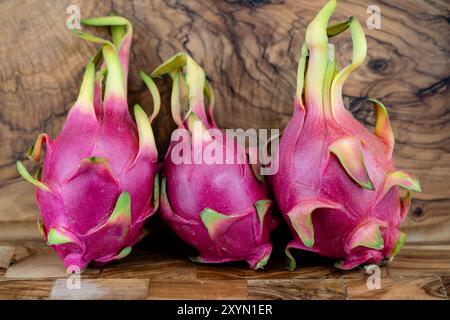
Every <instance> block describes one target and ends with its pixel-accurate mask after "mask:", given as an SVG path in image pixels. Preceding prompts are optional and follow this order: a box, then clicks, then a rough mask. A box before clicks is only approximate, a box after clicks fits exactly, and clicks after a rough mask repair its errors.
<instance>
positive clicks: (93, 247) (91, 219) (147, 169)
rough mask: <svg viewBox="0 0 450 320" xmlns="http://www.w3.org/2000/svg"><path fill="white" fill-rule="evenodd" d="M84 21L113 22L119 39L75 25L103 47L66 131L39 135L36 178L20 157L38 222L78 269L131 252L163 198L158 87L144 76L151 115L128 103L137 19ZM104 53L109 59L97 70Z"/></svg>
mask: <svg viewBox="0 0 450 320" xmlns="http://www.w3.org/2000/svg"><path fill="white" fill-rule="evenodd" d="M83 23H84V24H86V25H92V26H111V32H112V36H113V43H111V42H109V41H107V40H103V39H100V38H97V37H95V36H92V35H90V34H87V33H83V32H81V31H76V33H77V34H78V35H79V36H80V37H82V38H85V39H88V40H91V41H94V42H99V43H102V44H103V47H102V50H101V51H99V53H98V54H97V55H96V56H95V57H94V58H93V59H91V61H90V62H89V63H88V65H87V67H86V71H85V74H84V78H83V83H82V85H81V89H80V93H79V96H78V99H77V100H76V102H75V104H74V105H73V107H72V108H71V110H70V112H69V114H68V116H67V120H66V122H65V124H64V127H63V129H62V131H61V133H60V135H59V136H58V137H57V138H56V139H55V140H53V141H52V140H51V139H50V137H49V136H48V135H47V134H40V135H39V137H38V139H37V142H36V144H35V145H34V147H32V148H30V150H29V152H28V155H29V158H30V159H32V160H34V161H40V159H41V157H42V149H43V145H44V144H45V149H46V152H45V156H43V158H44V159H43V166H42V170H39V171H38V174H37V175H36V177H35V178H33V177H32V176H31V175H30V174H29V173H28V171H27V170H26V169H25V167H24V165H23V164H22V163H20V162H18V163H17V169H18V171H19V173H20V174H21V175H22V177H23V178H25V179H26V180H28V181H29V182H31V183H33V184H34V185H35V186H36V187H37V190H36V200H37V204H38V206H39V209H40V211H41V214H42V218H43V223H42V222H40V223H39V227H40V231H41V233H42V234H43V236H44V238H45V240H46V241H47V244H49V245H51V246H52V247H53V248H54V249H55V250H56V252H57V253H58V255H59V256H60V257H61V258H62V259H63V260H64V265H65V266H66V268H69V266H76V267H78V268H80V269H84V268H85V267H86V266H87V265H88V264H89V263H90V262H93V263H96V264H104V263H106V262H108V261H112V260H116V259H121V258H123V257H125V256H127V255H128V254H129V253H130V251H131V247H132V246H133V245H134V244H135V243H136V242H137V241H139V240H140V238H141V237H142V235H143V233H142V232H143V228H142V226H143V224H144V222H145V220H146V219H147V218H148V217H149V216H151V215H152V214H153V213H154V212H155V211H156V209H157V207H158V202H159V183H158V176H157V175H156V170H157V150H156V146H155V141H154V137H153V132H152V128H151V120H152V119H153V118H154V117H155V116H156V114H157V113H158V110H159V94H158V91H157V89H156V86H155V85H154V83H153V81H152V80H151V79H150V78H149V77H146V78H145V79H144V81H145V82H146V84H147V85H148V86H149V87H150V89H151V92H152V94H153V98H154V105H155V109H154V113H153V115H152V117H151V118H150V121H149V119H148V118H147V116H146V114H145V112H144V111H143V110H142V109H141V107H140V106H138V105H136V106H135V108H134V113H135V117H136V123H137V126H136V124H135V123H134V122H133V120H132V118H131V116H130V114H129V112H128V104H127V74H128V61H129V52H130V45H131V38H132V27H131V24H130V23H129V22H128V21H127V20H126V19H124V18H122V17H117V16H110V17H100V18H90V19H86V20H83ZM101 57H103V60H104V63H103V65H102V67H101V68H100V70H99V71H98V72H97V73H96V70H95V69H96V64H97V63H98V62H99V60H100V59H101ZM105 77H106V78H105ZM104 78H105V79H104ZM103 80H105V81H103ZM103 83H104V94H103Z"/></svg>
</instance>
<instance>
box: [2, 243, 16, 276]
mask: <svg viewBox="0 0 450 320" xmlns="http://www.w3.org/2000/svg"><path fill="white" fill-rule="evenodd" d="M13 254H14V247H11V246H0V276H3V275H5V272H6V270H7V269H8V267H9V264H10V262H11V259H12V257H13Z"/></svg>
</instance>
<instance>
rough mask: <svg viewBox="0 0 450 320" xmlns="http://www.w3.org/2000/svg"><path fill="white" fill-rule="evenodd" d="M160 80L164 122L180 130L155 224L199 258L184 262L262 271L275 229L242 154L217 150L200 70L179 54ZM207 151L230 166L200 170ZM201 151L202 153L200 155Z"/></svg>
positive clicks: (217, 133) (207, 165)
mask: <svg viewBox="0 0 450 320" xmlns="http://www.w3.org/2000/svg"><path fill="white" fill-rule="evenodd" d="M184 67H185V70H186V72H185V73H184V72H183V71H182V70H183V68H184ZM168 73H169V74H170V75H171V77H172V80H173V88H172V101H171V105H172V116H173V118H174V121H175V122H176V124H177V125H178V128H179V129H180V130H177V131H175V132H174V133H173V135H172V142H171V144H170V146H169V150H168V152H167V154H166V157H165V160H164V163H163V166H162V175H163V177H162V182H161V198H160V204H161V205H160V206H161V216H162V218H163V220H164V221H165V222H166V224H167V225H168V226H169V227H170V228H171V229H172V230H173V231H174V232H175V233H176V234H177V235H178V236H179V237H180V238H181V239H183V240H184V241H185V242H187V243H188V244H189V245H191V246H192V247H194V248H195V249H197V250H198V251H199V256H198V257H191V260H192V261H194V262H199V263H222V262H228V261H244V260H245V261H247V262H248V264H249V266H250V267H251V268H254V269H259V268H263V267H264V266H265V264H266V263H267V261H268V259H269V256H270V254H271V251H272V244H271V242H270V232H271V230H272V229H273V228H274V227H275V225H276V221H275V219H274V218H273V217H272V213H271V205H272V201H271V200H269V197H268V194H267V190H266V185H265V183H264V182H263V181H261V180H262V179H261V177H260V176H259V175H257V172H259V171H257V168H256V165H255V166H251V165H250V164H249V162H248V159H247V153H246V152H245V150H244V148H243V147H242V146H238V144H237V143H236V141H235V139H233V140H232V143H231V147H229V144H228V142H226V143H224V142H223V140H224V139H223V138H224V137H225V135H224V133H223V131H221V130H219V129H218V128H217V126H216V124H215V121H214V118H213V113H212V108H213V105H214V95H213V92H212V89H211V87H210V85H209V83H208V82H207V81H206V80H205V74H204V71H203V70H202V69H201V67H200V66H199V65H198V64H197V63H196V62H195V61H194V60H193V59H192V58H191V57H189V56H188V55H186V54H184V53H179V54H176V55H175V56H173V57H172V58H171V59H169V60H168V61H167V62H165V63H163V64H162V65H161V66H159V67H158V68H157V69H156V70H155V71H154V72H153V73H152V77H159V76H162V75H164V74H168ZM205 96H206V98H208V102H209V110H208V112H206V111H205V105H204V98H205ZM184 102H186V105H188V110H189V111H188V112H187V113H186V114H187V117H186V119H183V118H182V116H181V114H182V108H184V107H185V106H184ZM179 132H182V133H184V135H180V136H179V137H178V138H180V137H181V138H182V140H181V141H179V140H177V138H176V137H175V135H177V134H178V133H179ZM219 137H220V139H219ZM227 138H228V137H227ZM230 139H231V138H230ZM225 140H226V139H225ZM228 141H231V140H228ZM208 148H211V149H215V150H216V151H217V150H219V151H222V154H223V158H226V159H232V163H225V162H221V161H222V160H223V159H222V158H220V159H219V161H217V162H213V163H211V162H208V160H207V159H206V158H203V154H206V150H207V149H208ZM201 149H202V150H205V152H204V153H203V154H202V151H201ZM191 150H193V151H192V152H191ZM196 150H197V151H196ZM198 150H200V151H198ZM241 152H242V153H241ZM218 153H220V152H218ZM179 154H183V156H184V157H185V160H186V159H187V161H184V162H178V160H175V161H174V157H173V155H179ZM188 154H189V155H188ZM239 154H243V155H244V157H243V158H245V159H243V158H241V162H238V161H237V160H238V158H237V155H239ZM252 168H253V169H252ZM258 178H260V180H258Z"/></svg>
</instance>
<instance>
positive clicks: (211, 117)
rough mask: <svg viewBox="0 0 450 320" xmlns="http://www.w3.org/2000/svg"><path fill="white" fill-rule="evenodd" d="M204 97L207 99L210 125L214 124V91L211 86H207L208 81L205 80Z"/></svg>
mask: <svg viewBox="0 0 450 320" xmlns="http://www.w3.org/2000/svg"><path fill="white" fill-rule="evenodd" d="M203 93H204V95H205V97H206V98H207V99H208V103H209V106H208V116H209V120H210V121H211V123H212V124H215V122H214V106H215V101H216V97H215V95H214V90H213V88H212V87H211V85H210V84H209V82H208V80H205V89H204V92H203Z"/></svg>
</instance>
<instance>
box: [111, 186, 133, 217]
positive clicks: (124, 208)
mask: <svg viewBox="0 0 450 320" xmlns="http://www.w3.org/2000/svg"><path fill="white" fill-rule="evenodd" d="M108 223H114V224H116V223H117V224H124V223H126V224H128V225H129V224H131V197H130V194H129V193H128V192H126V191H124V192H122V193H121V194H120V196H119V198H118V199H117V201H116V206H115V207H114V210H113V212H112V213H111V216H110V217H109V219H108Z"/></svg>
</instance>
